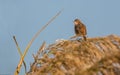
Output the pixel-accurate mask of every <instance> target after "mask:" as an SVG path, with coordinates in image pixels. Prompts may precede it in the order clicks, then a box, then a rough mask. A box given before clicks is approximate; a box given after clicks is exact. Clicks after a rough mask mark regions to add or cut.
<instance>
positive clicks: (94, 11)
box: [0, 0, 120, 75]
mask: <svg viewBox="0 0 120 75" xmlns="http://www.w3.org/2000/svg"><path fill="white" fill-rule="evenodd" d="M63 8H64V11H63V12H62V13H61V14H60V15H59V16H58V17H57V18H56V19H55V20H54V21H53V22H52V23H51V24H50V25H49V26H48V27H47V28H46V29H45V30H44V31H43V32H42V33H41V34H40V35H39V37H37V39H36V40H35V41H34V43H33V44H32V46H31V47H30V49H29V52H28V54H27V56H26V57H25V61H26V63H27V69H28V70H29V66H30V63H31V62H33V57H32V54H35V53H36V52H37V50H38V49H39V47H40V45H41V44H42V42H43V41H46V43H47V45H49V44H51V43H54V42H55V40H57V39H69V38H70V37H71V36H73V35H74V29H73V28H74V27H73V26H74V25H73V20H74V19H76V18H79V19H80V20H81V21H82V22H83V23H84V24H85V25H86V26H87V31H88V37H96V36H105V35H109V34H117V35H120V0H0V74H10V75H13V73H14V71H15V68H16V66H17V64H18V62H19V60H20V56H19V54H18V51H17V48H16V45H15V43H14V41H13V39H12V36H13V35H15V36H16V38H17V41H18V43H19V45H20V48H21V50H22V51H24V49H25V47H26V46H27V44H28V42H29V41H30V39H31V38H32V37H33V36H34V35H35V33H36V32H37V31H38V30H39V29H40V28H41V27H42V26H43V25H45V24H46V23H47V22H48V21H49V20H50V19H51V18H52V17H53V16H54V15H55V14H56V13H57V12H59V11H60V10H61V9H63ZM22 74H24V69H23V70H22V71H21V73H20V75H22Z"/></svg>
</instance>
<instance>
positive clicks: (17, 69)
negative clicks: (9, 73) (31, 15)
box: [14, 10, 62, 75]
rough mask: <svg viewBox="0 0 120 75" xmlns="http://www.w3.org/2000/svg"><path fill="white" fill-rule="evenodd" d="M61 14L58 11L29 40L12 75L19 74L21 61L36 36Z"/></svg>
mask: <svg viewBox="0 0 120 75" xmlns="http://www.w3.org/2000/svg"><path fill="white" fill-rule="evenodd" d="M61 12H62V10H61V11H59V12H58V13H57V14H56V15H55V16H54V17H53V18H52V19H51V20H50V21H49V22H48V23H47V24H46V25H44V26H43V27H42V28H41V29H40V30H39V31H38V32H37V33H36V34H35V36H34V37H33V38H32V39H31V40H30V42H29V43H28V45H27V47H26V49H25V50H24V53H23V55H22V57H21V59H20V61H19V63H18V65H17V68H16V70H15V73H14V75H18V74H19V72H20V69H21V66H22V62H23V60H24V58H25V56H26V54H27V52H28V50H29V48H30V46H31V45H32V43H33V41H34V40H35V39H36V38H37V36H38V35H39V34H40V33H41V32H42V31H43V30H44V29H45V28H46V27H47V26H48V25H49V24H50V23H51V22H52V21H53V20H54V19H55V18H56V17H57V16H59V15H60V14H61Z"/></svg>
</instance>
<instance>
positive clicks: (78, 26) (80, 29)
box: [72, 19, 87, 41]
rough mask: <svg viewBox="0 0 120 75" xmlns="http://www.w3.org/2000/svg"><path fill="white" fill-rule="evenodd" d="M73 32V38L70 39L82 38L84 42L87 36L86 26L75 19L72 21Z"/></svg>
mask: <svg viewBox="0 0 120 75" xmlns="http://www.w3.org/2000/svg"><path fill="white" fill-rule="evenodd" d="M74 25H75V26H74V30H75V34H76V35H75V36H73V37H72V38H76V37H79V36H81V37H83V39H84V40H85V41H86V40H87V38H86V35H87V29H86V26H85V25H84V24H83V23H82V22H81V21H80V20H79V19H75V20H74Z"/></svg>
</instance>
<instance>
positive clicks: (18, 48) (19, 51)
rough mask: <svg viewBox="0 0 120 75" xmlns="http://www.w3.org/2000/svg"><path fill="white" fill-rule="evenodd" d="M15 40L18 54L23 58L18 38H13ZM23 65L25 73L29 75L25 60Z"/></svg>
mask: <svg viewBox="0 0 120 75" xmlns="http://www.w3.org/2000/svg"><path fill="white" fill-rule="evenodd" d="M13 39H14V41H15V44H16V47H17V50H18V53H19V54H20V57H22V52H21V50H20V47H19V45H18V43H17V40H16V37H15V36H13ZM23 65H24V68H25V73H27V68H26V63H25V61H24V60H23Z"/></svg>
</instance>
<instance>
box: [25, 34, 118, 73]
mask: <svg viewBox="0 0 120 75" xmlns="http://www.w3.org/2000/svg"><path fill="white" fill-rule="evenodd" d="M119 50H120V37H118V36H115V35H109V36H106V37H98V38H88V40H87V41H83V40H58V41H57V42H56V43H54V44H51V45H49V46H48V47H45V42H44V43H43V45H42V46H41V47H40V49H39V50H38V52H37V54H36V55H33V57H34V62H33V63H32V64H31V66H30V70H29V72H28V73H27V75H120V55H119V54H120V52H119Z"/></svg>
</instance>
